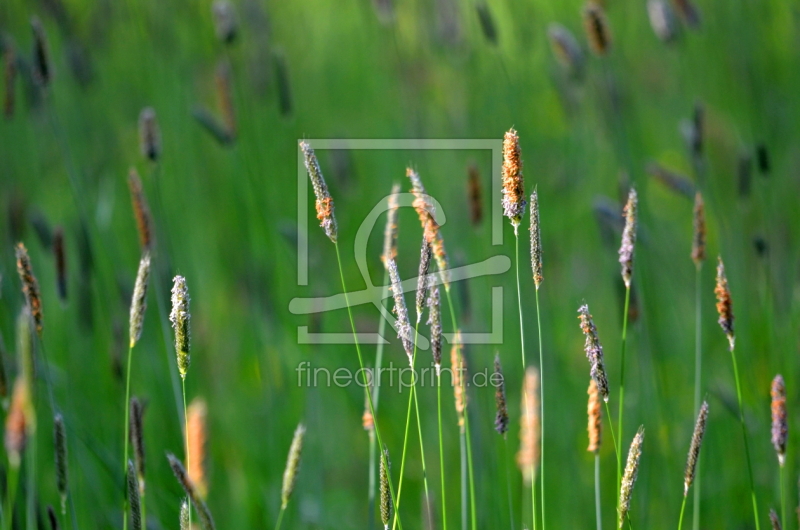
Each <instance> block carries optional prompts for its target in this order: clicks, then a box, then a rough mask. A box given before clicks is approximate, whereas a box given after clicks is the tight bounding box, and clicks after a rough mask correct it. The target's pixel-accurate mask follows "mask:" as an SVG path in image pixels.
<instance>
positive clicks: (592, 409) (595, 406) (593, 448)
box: [586, 379, 603, 454]
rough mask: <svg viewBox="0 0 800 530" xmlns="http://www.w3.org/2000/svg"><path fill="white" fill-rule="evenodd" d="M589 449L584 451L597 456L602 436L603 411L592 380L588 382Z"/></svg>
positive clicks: (595, 384)
mask: <svg viewBox="0 0 800 530" xmlns="http://www.w3.org/2000/svg"><path fill="white" fill-rule="evenodd" d="M588 413H589V447H588V448H587V449H586V450H587V451H589V452H591V453H595V454H597V453H598V452H599V451H600V443H601V442H602V434H603V409H602V406H601V405H600V392H599V391H598V390H597V383H595V381H594V379H590V380H589V407H588Z"/></svg>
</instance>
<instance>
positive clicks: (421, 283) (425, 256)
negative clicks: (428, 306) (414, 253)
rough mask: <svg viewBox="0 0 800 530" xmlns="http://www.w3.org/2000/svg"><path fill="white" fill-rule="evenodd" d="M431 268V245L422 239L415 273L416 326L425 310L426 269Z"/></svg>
mask: <svg viewBox="0 0 800 530" xmlns="http://www.w3.org/2000/svg"><path fill="white" fill-rule="evenodd" d="M430 266H431V245H430V243H428V240H427V239H425V238H424V237H423V238H422V248H421V249H420V257H419V271H418V273H417V298H416V309H417V324H419V323H420V321H421V320H422V312H423V311H424V309H425V300H426V299H427V296H428V269H429V268H430Z"/></svg>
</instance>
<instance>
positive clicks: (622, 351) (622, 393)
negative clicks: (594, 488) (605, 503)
mask: <svg viewBox="0 0 800 530" xmlns="http://www.w3.org/2000/svg"><path fill="white" fill-rule="evenodd" d="M630 302H631V286H630V284H628V285H626V287H625V309H624V312H623V314H622V345H621V346H620V369H619V416H618V417H617V432H618V433H619V438H618V442H619V445H618V446H617V455H618V456H619V455H620V454H622V416H623V412H624V402H625V345H626V343H627V336H628V308H629V307H630ZM621 487H622V459H619V458H618V459H617V488H621ZM617 501H619V489H618V490H617ZM617 512H619V503H618V504H617ZM620 522H621V521H620ZM617 526H619V524H618V525H617Z"/></svg>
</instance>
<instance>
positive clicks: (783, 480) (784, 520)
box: [779, 465, 789, 528]
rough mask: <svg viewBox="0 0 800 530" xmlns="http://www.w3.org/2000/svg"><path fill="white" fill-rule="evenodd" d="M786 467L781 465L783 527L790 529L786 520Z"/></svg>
mask: <svg viewBox="0 0 800 530" xmlns="http://www.w3.org/2000/svg"><path fill="white" fill-rule="evenodd" d="M784 467H785V466H784V465H781V472H780V478H779V480H780V481H781V527H782V528H789V527H788V526H787V525H788V521H787V520H786V471H785V470H784Z"/></svg>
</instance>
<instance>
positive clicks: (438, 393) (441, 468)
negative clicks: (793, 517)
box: [436, 371, 783, 530]
mask: <svg viewBox="0 0 800 530" xmlns="http://www.w3.org/2000/svg"><path fill="white" fill-rule="evenodd" d="M436 408H437V416H438V419H439V474H440V476H441V480H442V528H443V529H444V530H447V502H446V501H445V492H446V488H445V478H444V445H443V441H442V374H441V371H438V372H437V374H436ZM781 469H783V468H781Z"/></svg>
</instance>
